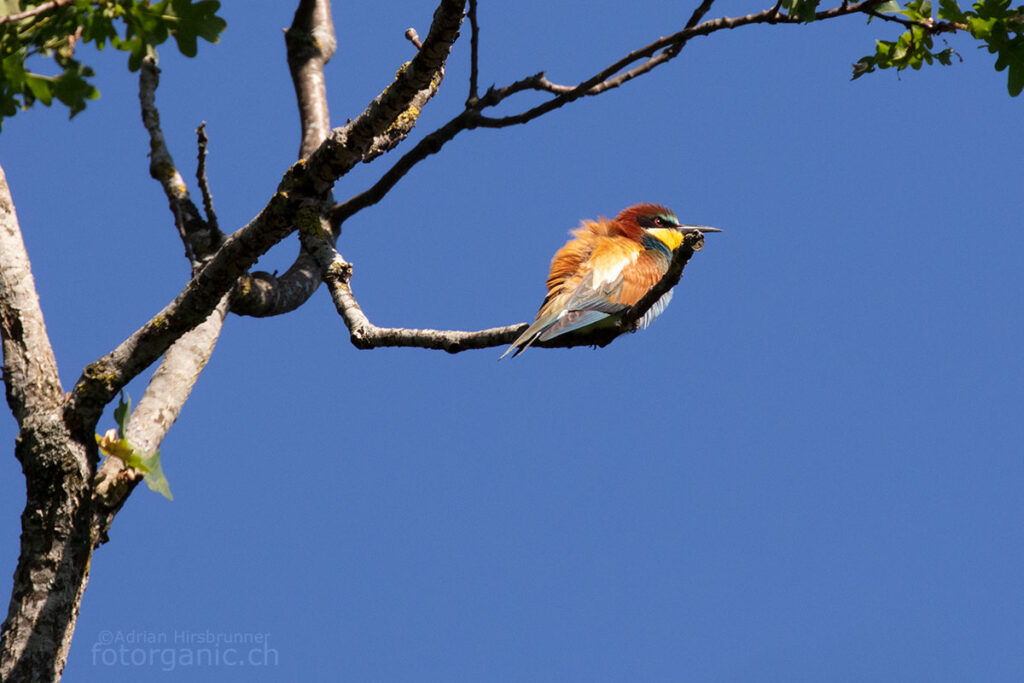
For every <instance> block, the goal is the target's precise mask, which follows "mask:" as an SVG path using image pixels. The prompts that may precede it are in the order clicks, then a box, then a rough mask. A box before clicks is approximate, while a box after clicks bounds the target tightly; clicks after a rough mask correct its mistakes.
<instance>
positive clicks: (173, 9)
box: [168, 0, 817, 57]
mask: <svg viewBox="0 0 1024 683" xmlns="http://www.w3.org/2000/svg"><path fill="white" fill-rule="evenodd" d="M797 1H798V2H799V1H803V2H809V1H811V0H797ZM813 1H814V2H815V3H817V0H813ZM218 9H220V2H218V1H217V0H200V1H199V2H196V3H193V2H192V0H171V4H170V7H169V9H168V14H169V16H172V17H177V18H178V22H177V26H176V27H175V28H174V30H173V31H172V33H173V34H174V40H175V41H176V42H177V43H178V50H180V51H181V54H183V55H185V56H186V57H195V56H196V52H197V46H196V38H202V39H203V40H206V41H208V42H211V43H216V42H217V41H218V40H220V34H221V33H222V32H223V31H224V29H225V28H227V22H225V21H224V20H223V19H221V18H220V17H218V16H217V10H218Z"/></svg>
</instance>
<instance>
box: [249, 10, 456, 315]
mask: <svg viewBox="0 0 1024 683" xmlns="http://www.w3.org/2000/svg"><path fill="white" fill-rule="evenodd" d="M306 5H309V6H312V3H311V2H305V3H302V4H300V8H299V11H297V12H296V23H297V24H296V25H294V26H293V27H292V29H290V30H289V33H290V34H291V33H292V32H293V30H294V31H295V32H296V35H299V34H300V32H299V29H297V28H296V26H297V25H298V24H299V22H300V18H301V19H302V22H313V25H312V28H311V29H308V30H309V31H311V32H312V33H313V34H314V35H315V34H317V32H318V33H319V34H322V35H327V34H330V35H331V36H332V37H333V27H332V26H331V25H330V15H329V13H325V11H321V10H317V12H313V13H312V14H310V15H309V17H308V18H302V17H300V13H301V12H302V11H303V9H304V8H305V10H306V11H307V12H308V11H311V10H310V9H309V7H306ZM446 5H450V6H446ZM316 7H321V5H316ZM456 9H458V11H459V13H458V14H457V13H456V11H455V10H456ZM317 22H327V23H328V24H327V25H326V26H319V28H317V26H318V25H317V24H316V23H317ZM460 22H461V4H460V3H442V4H441V6H440V7H438V12H437V13H436V14H435V19H434V24H433V26H432V27H431V32H430V35H429V36H428V37H427V50H429V51H430V53H429V54H424V51H423V50H421V52H420V53H419V54H417V55H416V58H414V60H413V61H412V62H410V63H409V65H406V66H404V67H402V69H401V70H399V72H398V77H397V79H396V80H395V82H394V83H392V84H391V85H390V86H389V87H388V88H387V90H385V91H384V92H383V93H382V94H381V95H380V96H379V97H378V98H377V99H376V100H375V103H376V102H378V101H380V102H382V103H383V102H384V101H386V100H387V97H386V96H387V95H389V94H390V92H391V90H392V89H394V88H395V87H397V86H398V85H399V84H400V83H402V82H403V81H404V80H406V79H407V78H408V77H409V76H411V73H410V72H411V70H416V71H417V72H421V73H423V74H428V75H429V78H426V79H424V78H420V79H419V81H418V82H419V83H422V85H421V86H419V87H418V88H417V89H416V91H415V92H412V93H409V94H407V96H408V97H409V99H408V100H406V102H404V108H403V109H402V110H401V111H399V112H397V113H395V114H391V115H389V116H393V117H394V118H393V119H392V120H391V123H390V125H388V126H386V127H384V128H383V129H381V130H380V131H379V132H378V133H376V134H375V135H374V137H373V140H372V141H371V143H370V145H369V146H368V147H367V148H366V150H365V151H364V152H362V154H361V156H360V158H359V159H358V161H359V162H362V163H368V162H371V161H373V160H374V159H376V158H377V157H379V156H380V155H382V154H384V153H386V152H388V151H389V150H391V148H393V147H394V146H396V145H397V144H398V143H399V142H401V141H402V140H404V139H406V137H408V135H409V133H410V131H412V129H413V127H414V126H415V125H416V121H417V119H418V118H419V115H420V112H421V111H422V110H423V108H424V106H425V105H426V103H427V102H428V101H429V100H430V99H431V98H432V97H433V96H434V95H435V94H436V93H437V89H438V88H439V86H440V83H441V81H442V80H443V78H444V59H445V58H446V55H447V51H449V50H450V49H451V44H447V45H446V46H445V44H444V41H445V40H452V41H454V40H455V39H456V38H457V37H458V26H459V23H460ZM445 23H446V26H445ZM302 26H306V25H305V24H303V25H302ZM442 27H443V28H442ZM307 28H308V27H307ZM411 34H412V36H411V37H410V35H411ZM406 35H407V37H410V39H411V40H412V41H413V43H414V44H415V45H417V46H418V48H422V47H423V45H424V43H420V42H419V36H417V35H416V31H415V30H413V29H410V30H409V31H407V32H406ZM431 36H432V37H433V38H431ZM439 37H440V38H439ZM314 42H316V44H318V43H319V41H314ZM438 48H439V49H438ZM289 54H290V57H289V63H290V65H293V63H294V60H293V58H292V56H291V55H292V52H291V51H290V53H289ZM323 61H324V60H322V59H319V57H316V55H315V53H312V54H309V55H307V61H306V62H305V63H304V66H302V69H301V70H297V69H295V68H294V66H293V80H295V79H297V78H304V81H303V83H305V84H306V86H305V87H300V84H299V81H298V80H296V92H297V93H299V96H300V98H302V97H304V96H306V97H309V98H311V99H312V100H317V101H323V106H322V108H321V110H322V113H323V118H324V119H325V120H326V117H327V98H326V91H324V90H323V74H322V68H323ZM296 74H299V76H297V75H296ZM302 74H305V76H301V75H302ZM316 75H318V76H316ZM314 76H315V77H314ZM311 83H314V84H318V85H317V87H318V88H319V90H316V92H313V88H312V86H310V85H309V84H311ZM303 93H305V94H303ZM302 109H303V108H302V105H300V111H301V110H302ZM372 110H374V103H372V104H371V106H370V108H369V109H368V110H367V113H370V112H371V111H372ZM367 113H364V117H366V116H367ZM360 119H362V117H360ZM358 121H359V120H357V121H356V122H353V124H349V126H346V128H345V129H337V130H335V131H333V133H332V136H334V135H340V134H341V133H342V132H344V131H345V130H347V129H348V128H349V127H351V126H353V125H354V124H357V123H358ZM309 130H311V129H310V128H309V127H308V126H306V125H305V122H304V131H307V132H306V133H304V145H305V144H306V142H308V141H310V139H311V138H310V135H311V133H308V131H309ZM321 141H322V140H316V142H317V143H319V142H321ZM329 202H330V203H333V199H329ZM339 224H340V223H334V225H335V226H337V225H339ZM319 283H321V276H319V267H318V266H317V265H316V263H315V261H314V260H313V259H312V258H311V257H310V256H309V254H308V253H307V251H306V250H305V249H304V248H303V249H301V250H300V252H299V255H298V257H297V258H296V260H295V262H294V263H293V265H292V266H291V267H290V268H289V269H288V270H287V271H286V272H285V273H284V274H282V275H280V276H278V275H275V274H271V273H267V272H253V273H251V275H247V276H245V278H243V281H242V282H241V283H240V286H239V288H238V289H237V290H236V295H234V298H233V299H232V302H231V310H232V311H233V312H236V313H239V314H243V315H253V316H266V315H278V314H281V313H284V312H288V311H290V310H293V309H295V308H297V307H298V306H300V305H302V304H303V303H305V301H306V300H307V299H308V298H309V297H310V296H312V294H313V292H315V291H316V288H317V287H318V286H319Z"/></svg>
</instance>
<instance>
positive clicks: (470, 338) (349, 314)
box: [313, 233, 704, 353]
mask: <svg viewBox="0 0 1024 683" xmlns="http://www.w3.org/2000/svg"><path fill="white" fill-rule="evenodd" d="M703 246H704V236H703V235H702V234H700V233H693V234H688V235H686V237H685V238H684V240H683V243H682V244H681V245H679V248H677V249H676V250H675V252H674V253H673V255H672V260H671V261H670V262H669V266H668V270H667V271H666V272H665V275H664V276H663V277H662V278H661V279H660V280H659V281H658V282H657V283H655V284H654V286H653V287H651V289H649V290H648V291H647V293H646V294H644V296H643V297H642V298H641V299H640V300H639V301H637V302H636V303H635V304H634V305H633V306H631V307H630V308H628V309H627V310H626V311H625V312H624V313H623V314H622V315H621V316H620V317H619V318H618V320H617V321H616V323H615V324H614V325H610V326H608V327H605V328H602V329H598V330H591V331H588V332H583V333H570V334H565V335H561V336H558V337H555V338H554V339H549V340H547V341H543V342H536V343H534V344H532V346H539V347H545V348H568V347H575V346H606V345H607V344H609V343H611V341H612V340H613V339H615V338H616V337H618V336H619V335H621V334H623V333H625V332H634V331H635V330H636V326H637V321H638V320H640V319H641V318H642V317H644V315H645V314H646V313H647V311H648V310H650V309H651V307H652V306H654V304H655V303H656V302H657V301H658V299H660V298H661V297H662V295H664V294H665V293H666V292H668V291H669V290H670V289H672V288H673V287H675V286H676V285H677V284H678V283H679V279H680V278H681V277H682V274H683V269H684V268H685V267H686V264H687V263H689V261H690V258H691V257H692V256H693V253H694V252H695V251H700V250H701V249H702V248H703ZM313 251H314V254H315V255H316V257H317V261H318V262H319V263H320V267H321V273H322V274H323V278H324V282H326V283H327V287H328V289H329V290H330V293H331V300H332V301H333V302H334V307H335V309H336V310H337V311H338V315H340V316H341V319H342V320H343V321H344V323H345V327H347V328H348V331H349V338H350V340H351V341H352V345H353V346H355V347H356V348H357V349H376V348H381V347H414V348H421V349H436V350H439V351H447V352H448V353H461V352H462V351H469V350H470V349H484V348H491V347H494V346H504V345H506V344H511V343H512V342H513V341H515V340H516V339H517V338H518V337H519V335H520V334H522V332H523V330H525V329H526V328H527V327H528V326H529V323H518V324H516V325H505V326H503V327H492V328H488V329H486V330H475V331H471V332H470V331H464V330H434V329H411V328H404V327H378V326H377V325H374V324H373V323H372V322H370V319H369V318H368V317H367V316H366V314H365V313H364V312H363V309H362V307H361V306H360V305H359V302H358V301H357V300H356V298H355V295H354V294H353V293H352V264H351V263H349V262H347V261H345V259H344V258H342V256H341V254H340V253H338V251H337V250H336V249H335V248H334V247H333V246H332V245H331V244H330V243H328V242H327V240H326V239H325V238H320V239H319V240H318V241H317V246H316V247H315V248H314V249H313Z"/></svg>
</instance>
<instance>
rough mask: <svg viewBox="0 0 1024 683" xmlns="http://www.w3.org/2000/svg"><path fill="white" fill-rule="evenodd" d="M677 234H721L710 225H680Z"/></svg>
mask: <svg viewBox="0 0 1024 683" xmlns="http://www.w3.org/2000/svg"><path fill="white" fill-rule="evenodd" d="M679 232H722V231H721V230H719V229H718V228H712V227H711V226H710V225H680V226H679Z"/></svg>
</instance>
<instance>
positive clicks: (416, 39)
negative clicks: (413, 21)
mask: <svg viewBox="0 0 1024 683" xmlns="http://www.w3.org/2000/svg"><path fill="white" fill-rule="evenodd" d="M405 37H406V39H407V40H408V41H409V42H410V43H412V46H413V47H414V48H416V49H417V50H419V49H420V48H421V47H423V43H421V42H420V34H418V33H416V29H414V28H412V27H411V26H410V27H409V28H407V29H405Z"/></svg>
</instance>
